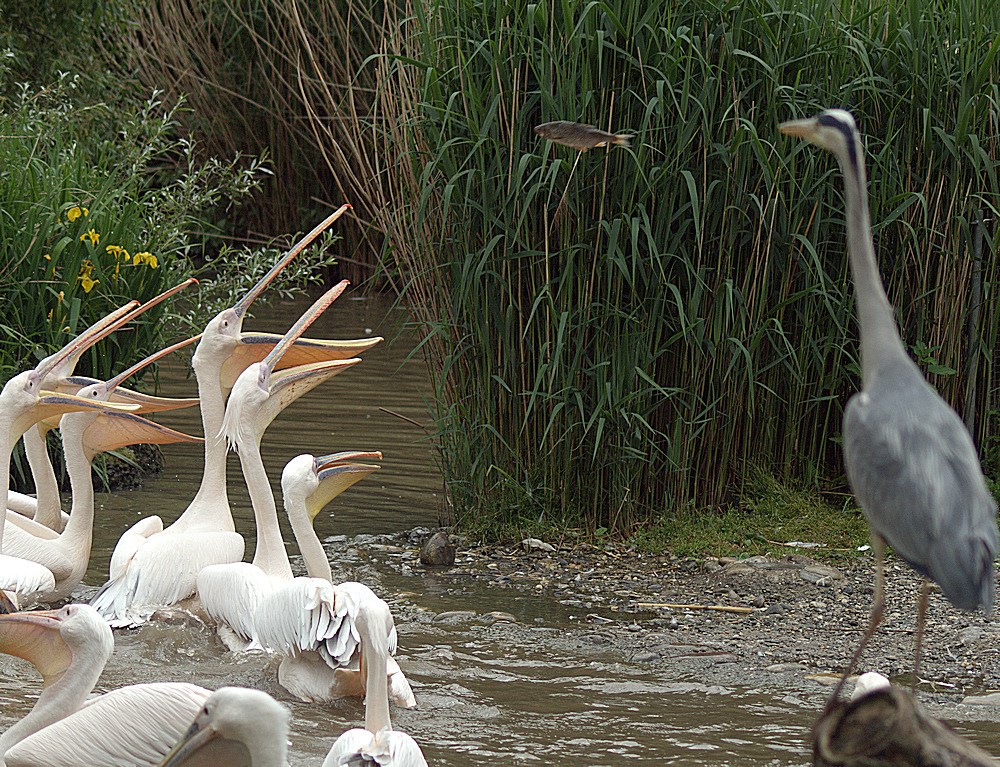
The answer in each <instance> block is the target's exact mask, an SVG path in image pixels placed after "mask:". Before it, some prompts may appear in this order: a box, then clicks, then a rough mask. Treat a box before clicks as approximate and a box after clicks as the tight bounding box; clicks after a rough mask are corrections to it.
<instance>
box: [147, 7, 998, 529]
mask: <svg viewBox="0 0 1000 767" xmlns="http://www.w3.org/2000/svg"><path fill="white" fill-rule="evenodd" d="M168 2H173V0H158V4H160V5H164V4H167V3H168ZM180 5H181V6H183V7H184V8H187V7H189V4H187V3H181V4H180ZM223 5H225V4H223ZM261 5H262V4H252V8H253V9H255V10H254V13H256V14H258V17H259V13H260V11H259V6H261ZM263 5H268V6H269V7H270V8H271V13H272V15H271V16H269V17H268V18H267V19H266V20H265V23H263V24H258V25H257V26H255V27H254V30H255V35H256V36H255V37H254V38H253V39H256V40H257V41H258V43H257V51H256V54H255V55H257V56H258V57H259V58H266V59H274V60H275V62H277V63H274V62H272V63H271V64H269V65H268V66H270V67H271V71H272V72H274V73H277V72H279V71H280V72H285V73H287V74H282V75H281V76H280V77H279V76H278V75H277V74H273V75H269V76H268V77H269V79H268V80H267V81H268V82H270V83H279V82H281V83H282V84H283V88H282V91H281V96H280V97H281V98H283V99H287V100H288V101H287V108H288V109H289V110H292V112H293V113H294V114H296V115H305V116H306V117H307V118H308V119H306V120H303V121H302V122H301V123H299V124H296V125H294V130H293V131H292V132H291V133H292V135H293V138H292V139H291V141H290V143H294V144H295V145H296V146H298V145H299V142H300V141H301V142H304V144H308V145H309V146H310V147H312V151H315V152H317V153H318V156H319V157H321V158H322V161H323V165H324V167H325V168H326V169H327V170H328V171H329V173H330V177H331V179H333V181H332V183H333V185H334V188H336V189H337V191H338V192H340V193H344V194H347V195H348V196H349V198H350V199H351V200H352V202H354V203H355V205H356V207H357V208H358V210H359V214H360V217H361V218H362V220H363V221H365V222H366V223H367V224H368V234H369V235H370V241H371V242H372V243H373V244H374V245H375V246H377V248H378V249H379V250H380V252H381V254H382V261H381V267H382V272H381V277H382V278H383V279H385V280H387V281H388V282H389V283H390V284H392V285H393V286H394V287H395V288H396V290H397V291H398V292H399V294H400V296H401V297H402V299H403V300H404V301H405V303H406V304H407V305H408V307H409V308H410V310H411V312H412V315H413V317H414V320H415V323H416V325H417V327H418V329H419V332H420V338H421V343H420V350H421V351H422V352H424V353H425V354H426V355H427V359H428V361H429V367H430V370H431V374H432V377H433V381H434V399H433V401H432V403H431V407H432V410H433V414H434V420H435V429H434V436H433V438H434V440H435V444H436V445H437V447H438V449H439V455H440V460H441V466H442V470H443V472H444V475H445V481H446V483H447V487H448V490H449V496H450V499H451V501H452V503H453V504H454V510H455V511H456V513H457V514H458V516H459V521H460V522H463V523H465V524H468V525H478V526H483V527H488V528H491V529H493V530H495V531H503V530H511V529H518V530H521V529H524V528H525V527H529V526H532V525H536V524H539V523H541V524H546V523H555V524H574V525H577V524H582V525H584V526H589V527H591V528H592V529H600V528H604V529H608V530H613V531H615V532H627V531H629V530H632V529H634V528H636V527H637V526H642V525H646V524H649V523H652V522H655V521H656V520H658V519H660V518H662V517H664V516H669V515H671V514H673V513H674V512H675V511H676V510H677V509H679V508H682V507H683V508H686V509H689V508H691V507H692V506H694V507H695V508H698V509H706V508H710V507H715V506H723V505H727V504H731V503H734V502H737V501H738V499H739V498H740V496H741V494H742V492H743V486H744V482H745V478H746V477H747V476H749V475H750V473H751V472H749V471H748V470H749V469H751V468H754V469H757V468H763V469H764V470H765V471H766V472H767V473H769V474H772V475H774V476H777V477H779V478H781V479H782V480H785V481H790V482H793V483H801V484H804V485H807V486H809V487H813V488H819V489H842V488H843V477H842V469H841V457H840V450H839V447H838V444H837V441H838V434H839V427H840V420H841V414H842V409H843V404H844V403H845V402H846V399H847V398H848V396H849V395H850V394H851V393H852V392H853V391H854V390H855V388H856V386H857V381H858V376H857V372H858V370H857V367H858V358H857V348H858V346H857V339H856V326H855V323H854V320H853V316H852V311H853V299H852V289H851V286H850V282H849V277H848V271H847V258H846V253H845V246H846V243H845V236H844V221H843V209H844V206H843V199H842V194H841V183H840V179H839V173H838V172H837V170H836V168H835V164H834V162H833V160H832V158H831V157H829V156H828V155H826V154H825V153H823V152H820V151H817V150H815V149H813V148H809V147H805V146H802V145H799V144H798V143H796V142H794V141H791V140H788V139H783V138H781V137H780V136H779V135H778V133H777V129H776V126H777V124H778V123H779V122H780V121H782V120H785V119H789V118H793V117H799V116H807V115H811V114H814V113H816V112H818V111H819V110H821V109H822V108H825V107H828V106H843V107H845V108H848V109H850V110H852V111H853V112H854V113H855V114H856V115H857V116H858V118H859V123H860V126H861V129H862V131H863V132H864V134H865V136H866V145H867V153H868V165H869V175H870V188H871V194H872V199H871V210H872V215H873V218H874V224H875V239H876V248H877V250H878V252H879V255H880V261H881V267H882V271H883V274H884V276H885V281H886V283H887V289H888V292H889V295H890V297H891V299H892V300H893V301H894V303H895V306H896V308H897V310H898V314H899V318H900V322H901V325H902V328H903V334H904V337H905V338H906V339H907V340H908V342H909V343H911V344H912V345H913V350H914V354H915V356H917V357H918V359H920V360H921V362H922V363H924V365H925V368H926V369H927V370H928V372H929V374H930V375H931V377H932V379H933V381H934V383H935V384H936V385H937V386H938V387H939V388H940V389H941V391H942V392H943V394H944V395H945V396H946V397H948V398H949V399H950V400H951V401H952V402H953V403H954V404H955V405H956V407H958V409H959V412H962V411H963V407H964V405H965V401H966V400H967V399H968V400H970V401H971V402H972V405H973V407H972V410H974V411H975V412H978V413H979V414H980V416H981V417H980V418H979V419H978V420H977V427H976V436H977V438H978V439H980V440H984V439H987V438H988V437H989V432H990V425H991V424H990V420H989V418H986V417H982V416H985V415H986V414H987V413H988V412H989V411H990V410H991V408H992V407H993V398H994V392H995V389H996V384H995V377H996V376H995V371H994V364H993V356H992V354H991V353H989V350H991V349H993V348H995V345H996V340H997V339H996V327H997V315H998V304H997V300H996V295H995V291H994V290H993V288H992V286H993V285H994V284H995V282H996V276H997V274H996V267H995V265H994V263H993V259H991V258H986V259H985V260H984V263H983V265H982V277H983V292H982V301H981V303H980V304H979V306H978V308H979V319H978V326H977V327H976V328H975V329H974V331H973V332H972V333H970V332H969V330H968V328H967V323H968V317H969V311H970V308H971V307H970V303H971V298H970V297H971V295H972V288H971V285H970V282H971V276H972V273H973V257H972V248H971V242H972V228H971V225H970V221H971V220H972V218H973V216H974V215H975V212H976V211H977V210H980V209H982V210H985V211H986V215H987V218H988V219H991V220H995V216H996V209H997V190H998V186H997V177H996V174H997V170H996V169H997V161H998V159H1000V158H998V148H997V143H996V142H997V139H996V137H997V135H998V126H997V120H998V115H1000V103H998V91H997V75H998V71H1000V70H998V65H997V53H998V46H1000V42H998V41H1000V38H998V37H997V36H996V32H995V30H997V29H1000V7H998V6H997V4H995V3H992V2H988V1H987V0H959V1H958V2H946V1H944V0H937V1H936V2H924V1H923V0H905V1H899V0H892V1H891V2H876V3H874V4H872V3H869V2H865V3H860V2H856V1H855V0H835V1H834V2H828V1H824V2H820V1H819V0H806V2H802V1H801V0H752V1H750V2H744V1H740V2H736V1H735V0H678V2H673V3H637V2H634V1H632V0H598V1H594V2H573V1H571V0H559V1H558V2H552V3H522V2H514V1H513V0H485V1H484V2H472V1H471V0H449V2H440V1H439V0H429V1H428V2H412V0H395V1H394V2H386V3H383V4H375V5H374V6H373V5H371V4H368V5H364V6H363V5H362V4H359V3H355V2H353V0H315V2H308V3H307V2H305V0H281V2H275V3H271V4H263ZM226 7H227V8H228V7H231V6H226ZM164 26H165V27H172V28H177V27H178V24H177V22H176V20H175V21H173V22H168V23H166V24H164ZM246 28H247V27H246V26H244V29H246ZM327 28H329V29H330V30H332V31H331V32H330V34H329V35H328V37H324V35H325V34H326V32H327ZM277 41H280V45H279V44H277ZM178 45H180V43H178ZM199 62H200V58H199ZM170 66H171V67H172V68H171V69H168V70H167V69H165V70H164V71H165V72H175V73H179V72H181V71H182V70H183V71H187V70H184V67H182V66H180V65H173V64H171V65H170ZM247 66H248V67H249V66H250V65H249V64H247ZM253 66H258V63H257V61H256V60H255V62H254V64H253ZM190 71H191V76H192V77H194V78H198V77H203V75H202V73H201V70H196V69H194V68H190ZM275 98H277V96H276V97H275ZM296 104H298V106H296ZM237 106H238V104H237ZM283 108H284V107H283ZM199 111H201V112H204V110H199ZM289 119H291V118H289ZM555 119H566V120H574V121H580V122H587V123H593V124H596V125H597V126H599V127H601V128H604V129H608V130H612V131H627V132H629V133H634V134H635V135H636V138H635V140H634V141H633V144H632V147H631V148H628V149H626V148H621V147H614V148H612V149H610V150H595V151H591V152H587V153H585V154H583V155H582V156H578V154H577V153H576V152H575V151H573V150H570V149H567V148H565V147H561V146H557V145H554V144H551V143H549V142H546V141H543V140H541V139H540V138H538V137H537V136H536V135H535V134H534V133H533V131H532V128H533V126H535V125H537V124H539V123H542V122H546V121H549V120H555ZM310 136H311V137H310ZM334 196H339V195H333V194H331V197H334ZM992 232H993V228H992V226H991V225H990V226H987V231H986V243H987V244H986V248H985V251H986V253H991V252H992V248H993V240H992ZM971 359H976V360H978V366H977V367H976V375H975V380H974V383H975V385H974V386H971V387H969V386H967V383H968V382H967V380H966V378H967V376H966V371H967V368H968V367H969V361H970V360H971Z"/></svg>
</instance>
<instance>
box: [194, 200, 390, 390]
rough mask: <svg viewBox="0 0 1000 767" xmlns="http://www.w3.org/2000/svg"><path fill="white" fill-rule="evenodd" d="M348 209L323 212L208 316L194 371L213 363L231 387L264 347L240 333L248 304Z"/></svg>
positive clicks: (252, 338)
mask: <svg viewBox="0 0 1000 767" xmlns="http://www.w3.org/2000/svg"><path fill="white" fill-rule="evenodd" d="M350 209H351V206H350V205H341V206H340V207H339V208H338V209H337V210H335V211H334V212H333V213H332V214H330V215H329V216H327V218H326V219H325V220H324V221H322V222H321V223H320V224H318V225H317V226H316V227H315V228H314V229H313V230H312V231H311V232H309V234H307V235H306V236H305V237H303V238H302V239H301V240H299V242H297V243H296V244H295V246H294V247H292V249H291V250H289V251H288V252H287V253H286V254H285V255H284V256H282V257H281V259H280V260H279V261H278V262H277V263H276V264H275V265H274V266H272V267H271V269H270V270H269V271H268V272H267V274H265V275H264V276H263V277H262V278H261V279H260V280H259V281H258V282H257V284H256V285H254V286H253V287H252V288H250V290H249V291H247V293H246V294H245V295H244V296H243V297H242V298H240V300H239V301H237V302H236V303H235V304H233V305H232V306H231V307H229V308H228V309H223V310H222V311H221V312H219V313H218V314H217V315H216V316H215V317H213V318H212V320H211V321H210V322H209V323H208V325H206V326H205V330H204V332H203V334H202V339H201V343H199V344H198V348H197V350H195V353H194V358H193V359H192V365H193V366H194V368H195V371H196V372H200V371H203V372H206V373H207V372H208V370H209V369H211V368H213V367H217V368H218V372H217V375H218V376H219V382H220V383H221V385H222V388H223V390H224V391H228V390H229V389H231V388H232V387H233V383H234V381H235V380H236V378H237V376H239V374H240V372H241V371H243V370H244V369H246V367H247V365H249V364H250V363H251V362H255V361H257V360H259V359H260V358H261V356H263V354H264V353H265V351H264V350H263V349H262V347H261V344H260V342H259V339H256V338H255V337H252V336H251V337H248V336H246V335H245V334H244V333H243V320H245V319H246V316H247V312H248V311H249V309H250V306H251V305H252V304H253V302H254V301H256V300H257V298H258V297H260V295H261V294H262V293H263V292H264V291H265V290H266V289H267V287H268V285H270V284H271V283H272V282H273V281H274V278H275V277H277V276H278V274H279V272H281V270H282V269H284V268H285V267H286V266H288V264H289V263H291V261H292V259H294V258H295V257H296V256H297V255H298V254H299V253H301V252H302V251H303V250H304V249H305V248H306V246H308V245H309V244H310V243H311V242H312V241H313V240H315V239H316V238H317V237H318V236H319V235H320V234H321V233H322V232H323V231H324V230H325V229H326V228H327V227H329V226H330V225H331V224H332V223H333V222H334V221H336V220H337V219H338V218H340V217H341V216H342V215H344V213H346V212H347V211H348V210H350ZM379 340H381V339H379ZM376 343H377V342H376ZM369 345H370V344H369ZM271 346H273V341H272V343H271V345H269V346H267V347H266V348H267V349H268V350H269V349H270V348H271Z"/></svg>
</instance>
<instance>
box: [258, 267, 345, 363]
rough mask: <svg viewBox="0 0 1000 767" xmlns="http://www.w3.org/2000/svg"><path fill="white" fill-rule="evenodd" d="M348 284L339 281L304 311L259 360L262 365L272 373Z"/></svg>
mask: <svg viewBox="0 0 1000 767" xmlns="http://www.w3.org/2000/svg"><path fill="white" fill-rule="evenodd" d="M349 284H350V283H349V282H348V281H347V280H341V281H340V282H338V283H337V284H336V285H334V286H333V287H332V288H330V289H329V290H328V291H326V293H324V294H323V295H322V296H320V297H319V298H318V299H317V300H316V302H315V303H313V305H312V306H310V307H309V308H308V309H306V311H305V313H304V314H303V315H302V316H301V317H299V319H298V320H297V321H296V323H295V324H294V325H292V326H291V327H290V328H289V329H288V330H287V331H286V333H285V335H284V336H282V338H281V340H280V341H278V343H277V344H275V346H274V348H273V349H271V351H270V352H268V354H267V356H266V357H264V359H263V360H261V362H262V364H264V365H267V367H268V368H269V369H270V370H271V371H274V369H275V368H276V367H277V364H278V362H279V361H280V360H281V358H282V357H283V356H284V355H285V352H287V351H288V349H289V348H291V346H292V345H293V344H294V343H295V342H296V341H297V340H298V339H299V338H300V337H301V336H302V334H303V333H305V332H306V330H307V329H308V328H309V326H310V325H312V324H313V323H314V322H315V321H316V320H317V319H318V318H319V316H320V315H321V314H322V313H323V312H325V311H326V310H327V308H328V307H329V306H330V304H332V303H333V302H334V301H336V300H337V299H338V298H340V296H341V294H342V293H343V292H344V291H345V290H347V286H348V285H349Z"/></svg>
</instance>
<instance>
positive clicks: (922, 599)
mask: <svg viewBox="0 0 1000 767" xmlns="http://www.w3.org/2000/svg"><path fill="white" fill-rule="evenodd" d="M929 598H930V581H928V580H927V579H926V578H921V579H920V596H919V597H918V598H917V649H916V651H915V652H914V653H913V684H912V685H910V687H911V688H912V689H913V690H916V689H917V684H919V682H920V652H921V650H922V649H923V643H924V625H925V623H926V621H927V603H928V601H929Z"/></svg>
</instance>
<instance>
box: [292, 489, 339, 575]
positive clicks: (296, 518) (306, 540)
mask: <svg viewBox="0 0 1000 767" xmlns="http://www.w3.org/2000/svg"><path fill="white" fill-rule="evenodd" d="M285 513H286V514H288V520H289V522H291V523H292V533H293V534H294V535H295V542H296V543H297V544H298V546H299V552H300V553H301V554H302V561H303V562H304V563H305V566H306V572H307V573H308V574H309V577H310V578H323V579H325V580H327V581H329V582H330V583H333V572H332V571H331V570H330V561H329V560H328V559H327V558H326V552H325V551H323V544H322V543H320V541H319V536H318V535H316V530H315V529H313V526H312V520H310V519H309V512H308V511H307V510H306V505H305V502H304V500H303V499H301V498H298V497H296V498H294V499H286V501H285Z"/></svg>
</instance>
